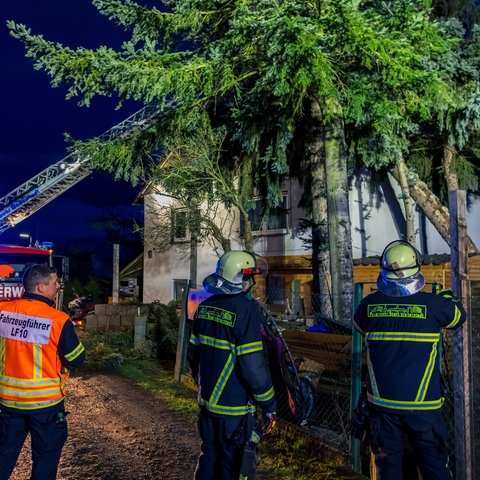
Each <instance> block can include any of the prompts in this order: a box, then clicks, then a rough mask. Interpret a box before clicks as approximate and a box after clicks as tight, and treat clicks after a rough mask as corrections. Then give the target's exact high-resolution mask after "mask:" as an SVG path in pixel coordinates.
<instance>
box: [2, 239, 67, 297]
mask: <svg viewBox="0 0 480 480" xmlns="http://www.w3.org/2000/svg"><path fill="white" fill-rule="evenodd" d="M35 263H42V264H45V265H49V266H51V267H55V268H56V269H57V272H58V276H59V278H62V281H65V280H66V277H67V275H68V259H67V258H66V257H62V256H58V255H53V251H52V249H51V244H44V245H41V246H35V247H21V246H18V245H0V300H13V299H15V298H20V297H21V296H22V294H23V286H22V276H23V272H24V271H25V270H26V269H27V268H28V267H29V266H30V265H33V264H35ZM61 291H62V292H63V290H61ZM61 304H62V299H60V298H59V299H57V305H59V306H60V305H61Z"/></svg>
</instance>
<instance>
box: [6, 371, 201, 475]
mask: <svg viewBox="0 0 480 480" xmlns="http://www.w3.org/2000/svg"><path fill="white" fill-rule="evenodd" d="M66 410H67V411H69V412H70V415H69V416H68V425H69V432H70V436H69V439H68V441H67V444H66V446H65V448H64V450H63V455H62V459H61V462H60V468H59V472H58V480H154V479H155V480H158V479H169V480H186V479H189V478H193V471H194V469H195V464H196V459H197V455H198V449H199V439H198V436H197V432H196V427H195V425H192V424H190V423H188V422H186V421H185V420H183V419H182V418H180V417H179V416H178V415H176V414H175V413H173V412H172V411H171V410H169V409H168V408H167V407H165V405H164V404H162V402H161V401H159V400H157V399H155V398H154V397H153V396H152V395H150V394H148V393H146V392H145V391H143V390H141V389H140V388H139V387H136V386H134V385H132V384H131V383H129V382H128V380H125V379H123V378H122V377H119V376H116V375H104V374H98V375H91V376H85V377H73V378H71V379H70V381H69V392H68V396H67V400H66ZM28 441H29V439H28ZM30 467H31V462H30V451H29V448H27V447H25V448H24V449H23V451H22V454H21V457H20V459H19V462H18V464H17V466H16V468H15V470H14V473H13V475H12V477H11V480H28V479H29V478H30Z"/></svg>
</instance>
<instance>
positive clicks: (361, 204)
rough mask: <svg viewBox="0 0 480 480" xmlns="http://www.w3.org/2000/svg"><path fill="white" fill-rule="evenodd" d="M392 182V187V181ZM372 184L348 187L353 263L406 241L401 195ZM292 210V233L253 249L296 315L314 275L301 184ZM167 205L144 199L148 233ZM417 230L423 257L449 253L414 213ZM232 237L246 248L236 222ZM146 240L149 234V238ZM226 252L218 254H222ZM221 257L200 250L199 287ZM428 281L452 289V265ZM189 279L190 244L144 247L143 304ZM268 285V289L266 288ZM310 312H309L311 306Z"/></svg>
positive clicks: (473, 216) (475, 203) (474, 231)
mask: <svg viewBox="0 0 480 480" xmlns="http://www.w3.org/2000/svg"><path fill="white" fill-rule="evenodd" d="M392 183H393V182H392ZM371 186H372V181H371V178H370V177H369V175H368V174H359V175H357V176H356V177H354V178H353V180H352V182H351V185H350V196H349V206H350V215H351V222H352V225H351V231H352V251H353V258H354V259H359V258H364V257H369V256H379V255H381V253H382V251H383V249H384V247H385V246H386V245H387V244H388V243H389V242H391V241H393V240H397V239H398V238H402V236H403V235H402V233H403V232H404V223H405V222H404V213H403V212H404V209H403V202H402V201H401V200H400V198H401V196H400V192H399V190H396V189H393V188H392V187H391V186H390V184H389V183H388V182H384V183H382V184H379V185H376V186H375V189H374V191H371ZM284 187H285V188H284V191H285V192H286V193H287V198H288V203H287V207H288V208H289V209H290V210H289V217H288V228H287V229H285V230H279V231H273V232H272V231H270V232H268V231H266V230H263V231H261V232H258V233H257V234H256V236H255V245H254V250H255V252H256V253H258V254H259V255H262V256H264V257H266V258H267V260H268V263H269V271H270V274H271V275H274V274H276V275H283V278H284V292H283V295H284V297H285V302H284V304H283V305H280V306H279V307H278V308H279V309H285V310H287V309H288V310H290V311H291V310H292V309H295V308H297V307H298V304H296V305H297V306H296V305H295V301H294V300H295V299H294V297H295V295H297V296H298V293H295V295H293V296H292V289H293V282H294V280H299V281H300V286H299V291H300V295H301V296H303V298H307V297H308V296H309V292H310V291H311V271H310V262H309V256H310V252H309V251H306V250H305V246H304V243H303V241H302V239H301V237H302V236H307V235H306V234H302V233H301V232H300V220H301V219H302V218H305V214H304V212H303V211H302V209H301V208H299V207H298V203H299V200H300V196H301V190H300V188H299V186H298V184H297V183H296V182H295V181H293V180H290V181H288V182H286V183H285V186H284ZM166 201H169V200H167V199H166V198H165V197H164V198H162V197H160V196H158V195H155V194H151V193H150V194H145V197H144V202H145V208H144V211H145V229H146V230H147V229H148V228H152V222H151V221H150V219H149V218H148V217H149V213H148V212H150V214H151V213H152V212H153V211H154V209H155V205H156V204H157V203H158V202H159V203H164V202H166ZM478 218H480V197H478V196H473V195H471V196H469V200H468V217H467V222H468V229H469V230H468V233H469V235H470V237H471V238H472V239H473V241H474V242H475V243H476V245H478V246H480V222H478V221H477V219H478ZM225 220H226V219H225V216H224V215H222V213H219V221H221V222H224V221H225ZM415 221H416V228H417V229H418V230H419V232H421V234H422V235H421V236H420V235H419V236H418V238H419V240H418V242H417V245H416V246H417V248H418V249H419V250H420V251H422V253H424V254H434V253H438V254H440V253H448V252H449V248H448V245H447V244H446V243H445V242H444V240H443V239H442V238H441V237H440V235H439V234H438V233H437V231H436V230H435V228H434V227H433V226H432V225H431V224H430V222H429V221H428V220H426V219H425V218H424V217H423V216H422V214H421V213H420V212H418V211H417V212H416V220H415ZM226 228H230V230H231V232H232V234H231V238H232V248H233V249H239V248H242V243H241V239H239V238H238V232H239V231H240V228H239V225H238V222H237V223H235V222H234V223H233V224H232V223H230V224H227V225H226ZM146 237H148V235H147V236H146ZM221 253H222V252H221V251H219V254H221ZM217 259H218V255H217V253H216V252H215V249H214V248H213V246H212V245H210V244H206V243H204V244H201V245H198V247H197V269H196V271H197V278H196V282H194V283H196V284H197V285H198V286H201V284H202V280H203V279H204V278H205V277H206V276H207V275H209V274H210V273H212V272H213V271H214V270H215V265H216V262H217ZM422 271H423V272H424V274H425V276H426V278H427V282H439V283H442V284H444V285H448V284H449V265H443V266H438V265H437V266H432V271H431V272H430V266H427V265H426V266H424V267H423V269H422ZM377 276H378V265H366V266H358V267H355V268H354V280H355V281H356V282H373V283H374V282H375V281H376V278H377ZM189 278H190V259H189V258H188V242H187V243H185V242H183V243H182V242H180V243H174V244H173V245H172V248H171V249H170V250H169V251H167V252H158V251H156V250H155V247H154V245H149V244H148V242H147V241H146V243H145V254H144V288H143V302H144V303H151V302H153V301H154V300H158V301H160V302H162V303H168V302H169V301H171V300H173V299H174V280H188V279H189ZM264 286H265V285H264ZM307 308H308V307H307Z"/></svg>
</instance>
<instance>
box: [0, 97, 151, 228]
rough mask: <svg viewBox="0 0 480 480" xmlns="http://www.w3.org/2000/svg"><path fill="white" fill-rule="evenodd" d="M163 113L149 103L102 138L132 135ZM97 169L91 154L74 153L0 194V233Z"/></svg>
mask: <svg viewBox="0 0 480 480" xmlns="http://www.w3.org/2000/svg"><path fill="white" fill-rule="evenodd" d="M160 113H161V112H160V111H159V110H158V109H155V108H154V107H153V106H151V105H147V106H145V107H143V108H142V109H140V110H138V111H137V112H135V113H134V114H132V115H131V116H130V117H128V118H126V119H125V120H123V121H122V122H121V123H119V124H118V125H115V126H114V127H112V128H110V129H109V130H107V131H106V132H105V133H103V134H102V135H100V136H99V137H98V139H99V140H100V141H108V140H114V139H117V138H122V137H123V138H128V137H129V136H131V135H132V134H133V133H134V132H135V131H137V130H144V129H146V128H148V127H149V126H150V125H152V124H153V123H154V122H155V120H156V118H158V116H159V114H160ZM93 170H94V168H93V167H92V166H91V165H90V162H89V158H88V157H79V156H77V155H76V154H75V153H72V154H70V155H68V156H67V157H65V158H63V159H62V160H60V161H59V162H57V163H54V164H53V165H50V166H49V167H47V168H46V169H45V170H43V171H42V172H40V173H39V174H38V175H35V176H34V177H32V178H30V180H27V181H26V182H25V183H23V184H22V185H20V186H19V187H17V188H16V189H15V190H12V191H11V192H10V193H8V194H7V195H5V196H4V197H2V198H0V233H3V232H4V231H5V230H8V229H9V228H11V227H14V226H15V225H17V224H18V223H20V222H21V221H22V220H25V219H26V218H28V217H29V216H30V215H32V214H33V213H35V212H36V211H38V210H39V209H40V208H42V207H44V206H45V205H46V204H47V203H49V202H51V201H52V200H53V199H55V198H57V197H58V196H59V195H61V194H62V193H63V192H65V191H67V190H68V189H69V188H70V187H73V186H74V185H75V184H77V183H78V182H80V181H81V180H83V179H84V178H86V177H87V176H88V175H89V174H90V173H92V171H93Z"/></svg>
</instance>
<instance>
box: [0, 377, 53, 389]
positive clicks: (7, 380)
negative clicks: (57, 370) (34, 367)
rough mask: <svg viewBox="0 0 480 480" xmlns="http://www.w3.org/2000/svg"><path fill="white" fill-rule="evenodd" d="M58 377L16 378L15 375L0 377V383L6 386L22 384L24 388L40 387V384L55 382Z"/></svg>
mask: <svg viewBox="0 0 480 480" xmlns="http://www.w3.org/2000/svg"><path fill="white" fill-rule="evenodd" d="M58 381H59V379H58V377H45V378H17V377H0V385H7V386H10V385H12V386H17V385H18V386H22V387H25V388H34V387H41V386H42V385H49V384H52V383H57V382H58Z"/></svg>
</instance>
